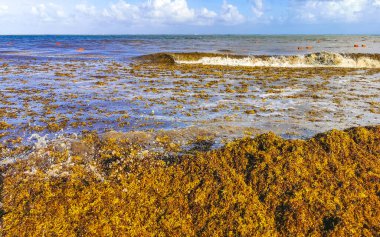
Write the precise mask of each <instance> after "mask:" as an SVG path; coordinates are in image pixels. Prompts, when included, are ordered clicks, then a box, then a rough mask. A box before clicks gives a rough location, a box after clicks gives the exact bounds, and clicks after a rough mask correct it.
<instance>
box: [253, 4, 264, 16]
mask: <svg viewBox="0 0 380 237" xmlns="http://www.w3.org/2000/svg"><path fill="white" fill-rule="evenodd" d="M251 3H252V7H251V10H252V13H253V14H254V15H255V17H257V18H260V17H262V16H263V15H264V3H263V0H251Z"/></svg>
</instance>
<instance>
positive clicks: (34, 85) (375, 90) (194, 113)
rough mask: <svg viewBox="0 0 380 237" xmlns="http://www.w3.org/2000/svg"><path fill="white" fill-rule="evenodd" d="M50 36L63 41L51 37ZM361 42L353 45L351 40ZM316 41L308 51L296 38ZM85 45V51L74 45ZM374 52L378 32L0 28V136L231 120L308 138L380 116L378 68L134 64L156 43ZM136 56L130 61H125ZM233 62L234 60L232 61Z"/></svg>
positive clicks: (21, 139) (164, 46) (277, 51)
mask: <svg viewBox="0 0 380 237" xmlns="http://www.w3.org/2000/svg"><path fill="white" fill-rule="evenodd" d="M56 42H59V43H60V44H59V45H57V44H56ZM354 43H355V44H360V45H361V44H365V45H366V47H365V48H364V47H359V48H354V47H353V44H354ZM308 45H312V46H313V48H312V49H310V50H307V51H306V50H302V51H300V50H298V49H297V47H298V46H303V47H305V46H308ZM78 48H84V52H77V51H76V50H77V49H78ZM221 50H222V51H223V52H224V54H225V52H226V51H225V50H229V51H228V52H233V53H236V54H244V55H254V54H257V55H269V56H270V55H289V54H290V55H299V54H306V53H312V52H321V51H329V52H337V53H380V37H379V36H1V37H0V96H1V99H0V121H2V122H3V123H4V124H3V126H2V127H1V128H0V129H2V130H0V141H1V142H2V143H3V144H6V146H9V147H14V146H18V145H19V144H20V143H21V144H25V143H26V144H28V143H31V142H32V143H33V142H36V140H35V139H33V137H36V136H35V135H34V134H37V135H38V136H39V137H44V136H45V135H46V136H47V139H53V138H56V137H59V136H61V135H65V134H73V133H75V134H80V133H81V132H83V131H85V130H94V131H98V132H100V133H104V132H107V131H110V130H116V131H122V132H128V131H135V130H151V129H154V130H157V129H166V130H170V129H179V128H186V127H199V128H200V127H202V128H207V127H211V126H212V127H213V129H215V126H220V127H221V128H220V129H221V131H223V126H228V127H229V129H231V127H236V128H239V129H236V131H237V132H236V133H238V134H233V133H228V134H229V135H228V136H230V137H231V138H232V137H236V136H243V135H244V134H245V133H244V128H247V129H248V128H257V129H258V130H262V131H274V132H276V133H278V134H281V135H282V136H283V137H289V138H307V137H311V136H312V135H314V134H316V133H319V132H324V131H326V130H330V129H333V128H339V129H344V128H347V127H351V126H358V125H375V124H379V123H380V97H379V96H378V94H379V91H380V71H379V69H376V68H375V69H369V68H365V69H363V68H356V69H355V68H346V69H342V68H313V67H309V68H287V67H285V68H276V67H274V68H260V67H258V68H257V67H253V68H245V67H228V66H223V65H219V66H218V65H216V66H210V65H203V66H199V65H195V64H194V65H178V64H176V65H167V66H163V65H146V64H144V65H138V64H136V63H134V62H133V60H132V58H133V57H135V56H140V55H145V54H149V53H156V52H191V51H203V52H218V51H221ZM131 63H132V64H131ZM235 66H239V65H235Z"/></svg>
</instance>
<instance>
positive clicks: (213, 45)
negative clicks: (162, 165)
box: [0, 35, 380, 60]
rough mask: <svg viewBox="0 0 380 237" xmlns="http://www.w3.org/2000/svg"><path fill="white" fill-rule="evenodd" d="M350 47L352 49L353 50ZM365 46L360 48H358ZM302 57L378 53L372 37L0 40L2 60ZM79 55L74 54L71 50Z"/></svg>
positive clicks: (376, 40) (51, 37) (378, 41)
mask: <svg viewBox="0 0 380 237" xmlns="http://www.w3.org/2000/svg"><path fill="white" fill-rule="evenodd" d="M355 44H357V45H359V47H358V48H355V47H353V46H354V45H355ZM362 45H365V46H366V47H361V46H362ZM307 46H311V47H312V49H310V50H308V51H307V52H309V53H310V52H323V51H325V52H335V53H371V54H372V53H376V54H378V53H380V36H377V35H311V36H310V35H279V36H273V35H122V36H116V35H115V36H112V35H105V36H100V35H99V36H85V35H83V36H80V35H78V36H72V35H60V36H54V35H46V36H43V35H41V36H22V35H20V36H0V55H1V56H2V57H6V56H13V57H35V58H41V59H43V58H49V59H64V58H96V59H111V60H127V59H129V58H131V57H135V56H139V55H145V54H150V53H157V52H195V51H197V52H231V53H235V54H243V55H295V54H302V53H305V52H303V51H300V50H299V49H298V48H299V47H307ZM79 48H83V49H84V50H85V51H84V52H81V53H78V52H77V49H79Z"/></svg>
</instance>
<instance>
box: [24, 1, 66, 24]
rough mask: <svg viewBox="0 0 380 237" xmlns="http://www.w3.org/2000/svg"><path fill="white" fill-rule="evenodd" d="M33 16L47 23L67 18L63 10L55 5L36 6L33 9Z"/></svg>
mask: <svg viewBox="0 0 380 237" xmlns="http://www.w3.org/2000/svg"><path fill="white" fill-rule="evenodd" d="M32 14H33V15H35V16H37V17H38V18H40V19H41V20H42V21H46V22H51V21H56V20H58V19H59V18H65V17H66V14H65V11H64V10H63V8H62V7H61V6H59V5H57V4H54V3H48V4H43V3H42V4H38V5H35V6H33V7H32Z"/></svg>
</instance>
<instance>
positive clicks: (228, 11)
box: [220, 0, 245, 25]
mask: <svg viewBox="0 0 380 237" xmlns="http://www.w3.org/2000/svg"><path fill="white" fill-rule="evenodd" d="M220 17H221V19H222V20H223V21H224V22H225V23H226V24H230V25H235V24H240V23H242V22H244V20H245V18H244V16H243V15H242V14H241V13H240V12H239V10H238V8H237V7H236V6H234V5H232V4H229V3H227V1H226V0H224V2H223V5H222V12H221V16H220Z"/></svg>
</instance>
